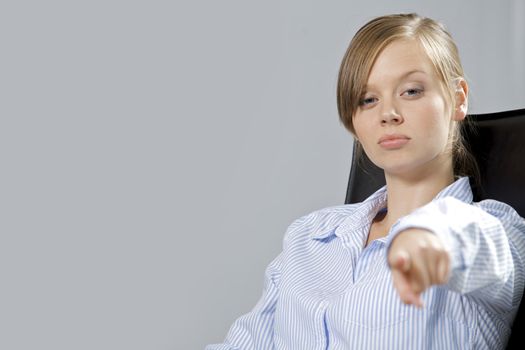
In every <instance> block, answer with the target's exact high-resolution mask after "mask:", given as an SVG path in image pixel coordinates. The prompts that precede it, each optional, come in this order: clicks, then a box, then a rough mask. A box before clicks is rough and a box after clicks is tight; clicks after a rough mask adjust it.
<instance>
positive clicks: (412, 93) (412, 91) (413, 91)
mask: <svg viewBox="0 0 525 350" xmlns="http://www.w3.org/2000/svg"><path fill="white" fill-rule="evenodd" d="M422 92H423V89H417V88H415V89H407V90H405V92H404V93H403V95H406V96H418V95H421V93H422Z"/></svg>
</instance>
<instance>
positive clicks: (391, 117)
mask: <svg viewBox="0 0 525 350" xmlns="http://www.w3.org/2000/svg"><path fill="white" fill-rule="evenodd" d="M402 122H403V117H402V116H401V114H400V113H398V112H397V111H396V109H395V108H394V107H393V106H392V107H389V108H388V109H386V110H384V111H383V112H382V115H381V125H388V124H393V125H398V124H401V123H402Z"/></svg>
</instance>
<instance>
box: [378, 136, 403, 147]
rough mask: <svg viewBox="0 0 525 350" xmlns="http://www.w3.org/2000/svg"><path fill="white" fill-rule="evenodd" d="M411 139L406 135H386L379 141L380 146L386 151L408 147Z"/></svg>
mask: <svg viewBox="0 0 525 350" xmlns="http://www.w3.org/2000/svg"><path fill="white" fill-rule="evenodd" d="M408 141H410V138H409V137H408V136H405V135H385V136H382V137H381V138H380V139H379V142H378V144H379V146H381V147H382V148H384V149H398V148H401V147H403V146H404V145H406V144H407V143H408Z"/></svg>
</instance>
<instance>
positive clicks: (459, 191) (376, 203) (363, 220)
mask: <svg viewBox="0 0 525 350" xmlns="http://www.w3.org/2000/svg"><path fill="white" fill-rule="evenodd" d="M445 197H454V198H456V199H458V200H460V201H462V202H465V203H472V200H473V198H474V197H473V194H472V189H471V187H470V183H469V179H468V177H460V178H458V179H457V180H456V181H454V182H453V183H452V184H450V185H448V186H447V187H445V188H444V189H442V190H441V191H440V192H439V193H438V194H437V195H436V197H434V199H433V201H435V200H438V199H440V198H445ZM386 202H387V187H386V186H383V187H381V188H380V189H379V190H377V191H376V192H374V193H373V194H372V195H371V196H369V197H368V198H367V199H365V200H364V201H363V202H360V203H355V204H351V205H352V206H354V210H351V211H350V213H349V214H348V215H347V217H346V218H345V219H344V220H343V221H341V222H340V223H337V224H334V225H332V226H330V227H323V229H319V230H316V229H314V230H313V232H312V233H311V235H310V237H311V238H312V239H316V240H323V239H325V238H328V237H330V236H332V235H336V236H348V235H349V234H350V233H354V232H358V233H362V234H363V235H366V236H365V237H367V236H368V229H369V227H370V223H371V222H372V220H373V219H374V218H375V217H376V215H377V213H378V212H379V211H380V210H382V209H385V208H386ZM354 236H355V238H354V239H355V240H356V241H361V240H362V239H363V237H361V236H362V235H359V234H358V235H354ZM356 243H357V242H356Z"/></svg>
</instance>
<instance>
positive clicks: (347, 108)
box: [337, 13, 478, 177]
mask: <svg viewBox="0 0 525 350" xmlns="http://www.w3.org/2000/svg"><path fill="white" fill-rule="evenodd" d="M401 39H414V40H417V42H418V43H419V44H420V45H421V47H422V48H423V50H424V51H425V53H426V54H427V56H428V58H429V59H430V62H431V63H432V65H433V67H434V70H435V73H436V76H437V77H438V79H439V83H440V87H441V90H442V93H443V96H444V98H445V103H446V106H447V108H448V110H449V112H450V113H453V112H454V108H455V99H456V97H455V95H456V93H455V91H456V89H457V83H458V81H459V80H460V79H465V78H464V72H463V67H462V65H461V60H460V57H459V52H458V49H457V46H456V44H455V43H454V40H453V39H452V36H451V35H450V34H449V33H448V32H447V31H446V29H445V28H444V26H443V25H442V24H440V23H439V22H436V21H434V20H433V19H430V18H426V17H421V16H419V15H417V14H415V13H410V14H395V15H388V16H381V17H377V18H375V19H373V20H371V21H370V22H368V23H367V24H365V25H364V26H363V27H362V28H361V29H359V30H358V31H357V33H356V34H355V36H354V38H353V39H352V41H351V42H350V45H349V47H348V49H347V50H346V53H345V55H344V57H343V61H342V62H341V67H340V69H339V78H338V84H337V108H338V111H339V118H340V120H341V122H342V123H343V125H344V126H345V128H346V129H347V130H349V131H350V132H351V133H352V134H354V135H355V130H354V126H353V119H352V117H353V115H354V113H355V112H356V110H357V108H358V107H359V101H360V99H361V98H362V96H363V95H364V93H365V87H366V84H367V80H368V76H369V75H370V71H371V70H372V66H373V65H374V63H375V61H376V59H377V57H378V56H379V54H380V53H381V52H382V51H383V49H384V48H385V47H386V46H387V45H388V44H390V43H392V42H393V41H396V40H401ZM467 124H468V123H465V122H462V123H461V126H459V127H455V128H453V130H452V135H451V142H452V155H453V163H454V174H455V175H457V176H465V175H471V176H474V177H478V170H477V169H478V168H477V165H476V163H475V159H474V157H473V156H472V155H471V153H470V152H469V151H468V149H467V147H466V146H465V142H464V140H463V137H462V135H463V132H462V131H461V129H462V128H464V127H468V125H467Z"/></svg>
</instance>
